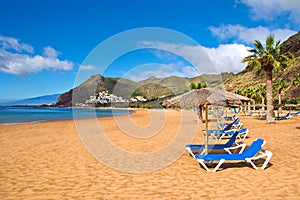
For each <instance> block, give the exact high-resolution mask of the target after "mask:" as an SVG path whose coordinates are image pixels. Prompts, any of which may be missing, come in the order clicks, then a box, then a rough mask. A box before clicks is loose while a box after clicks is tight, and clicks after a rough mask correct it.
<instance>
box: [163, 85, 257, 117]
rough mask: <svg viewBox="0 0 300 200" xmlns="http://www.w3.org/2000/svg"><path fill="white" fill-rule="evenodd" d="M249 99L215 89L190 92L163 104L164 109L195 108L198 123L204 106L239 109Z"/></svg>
mask: <svg viewBox="0 0 300 200" xmlns="http://www.w3.org/2000/svg"><path fill="white" fill-rule="evenodd" d="M250 101H251V99H249V98H247V97H244V96H241V95H238V94H235V93H232V92H227V91H225V90H222V89H216V88H202V89H195V90H191V91H189V92H187V93H184V94H182V95H179V96H176V97H173V98H171V99H168V100H166V101H164V102H163V105H164V106H166V107H172V106H177V107H180V108H188V107H195V108H196V109H197V115H198V123H200V122H201V121H203V120H202V110H203V106H204V105H205V104H207V105H217V106H224V107H239V106H240V105H242V104H243V103H244V102H250Z"/></svg>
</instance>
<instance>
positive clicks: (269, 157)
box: [261, 151, 273, 169]
mask: <svg viewBox="0 0 300 200" xmlns="http://www.w3.org/2000/svg"><path fill="white" fill-rule="evenodd" d="M272 155H273V153H272V152H271V151H266V156H267V159H266V160H265V162H264V164H263V166H262V167H261V169H265V168H266V166H267V164H268V163H269V161H270V159H271V157H272Z"/></svg>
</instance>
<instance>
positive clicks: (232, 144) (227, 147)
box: [185, 132, 246, 158]
mask: <svg viewBox="0 0 300 200" xmlns="http://www.w3.org/2000/svg"><path fill="white" fill-rule="evenodd" d="M237 135H238V133H237V132H236V133H234V134H233V135H232V137H231V138H230V139H229V140H228V141H227V143H225V144H209V145H208V151H211V150H224V151H226V152H227V153H229V154H231V150H236V149H239V148H240V151H239V153H242V152H243V151H244V149H245V148H246V144H245V143H244V142H239V143H236V138H237ZM204 147H205V146H204V145H198V144H188V145H186V147H185V148H186V150H187V151H188V152H189V153H190V155H191V156H193V157H194V158H195V154H194V152H195V151H199V152H200V154H203V153H204Z"/></svg>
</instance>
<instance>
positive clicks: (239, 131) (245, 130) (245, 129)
mask: <svg viewBox="0 0 300 200" xmlns="http://www.w3.org/2000/svg"><path fill="white" fill-rule="evenodd" d="M247 130H248V129H247V128H242V129H241V130H238V131H237V132H238V133H239V134H241V133H245V132H247Z"/></svg>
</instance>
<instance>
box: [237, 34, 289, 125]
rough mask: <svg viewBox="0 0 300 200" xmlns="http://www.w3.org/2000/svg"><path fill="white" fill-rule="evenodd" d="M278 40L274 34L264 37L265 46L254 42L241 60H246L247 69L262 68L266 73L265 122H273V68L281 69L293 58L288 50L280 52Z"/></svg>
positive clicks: (256, 41)
mask: <svg viewBox="0 0 300 200" xmlns="http://www.w3.org/2000/svg"><path fill="white" fill-rule="evenodd" d="M280 43H281V42H280V40H279V41H275V39H274V35H270V36H268V37H267V39H266V43H265V47H264V46H263V45H262V43H261V42H260V41H258V40H255V42H254V46H255V48H254V49H250V50H249V52H250V53H251V55H250V56H247V57H245V58H244V59H243V60H242V62H247V69H248V70H250V71H251V70H257V71H260V70H263V71H264V72H265V73H266V90H267V92H266V93H267V94H266V95H267V123H274V122H275V116H274V106H273V84H272V81H273V70H274V69H277V70H279V69H282V68H285V67H286V66H287V63H288V62H289V61H290V60H291V59H292V58H293V55H292V54H291V53H289V52H287V53H284V54H281V53H280Z"/></svg>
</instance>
